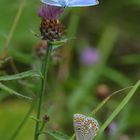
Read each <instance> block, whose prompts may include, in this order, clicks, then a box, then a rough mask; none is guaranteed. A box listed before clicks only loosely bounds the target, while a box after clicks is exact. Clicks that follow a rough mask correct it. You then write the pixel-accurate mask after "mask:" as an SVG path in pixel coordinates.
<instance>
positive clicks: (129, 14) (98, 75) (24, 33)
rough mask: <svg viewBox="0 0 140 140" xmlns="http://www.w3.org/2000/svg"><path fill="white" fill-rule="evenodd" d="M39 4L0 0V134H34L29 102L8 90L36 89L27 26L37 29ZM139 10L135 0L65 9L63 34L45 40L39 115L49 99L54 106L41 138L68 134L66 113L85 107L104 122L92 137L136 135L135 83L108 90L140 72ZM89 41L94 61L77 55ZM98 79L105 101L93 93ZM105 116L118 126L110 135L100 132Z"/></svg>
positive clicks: (7, 139) (34, 92)
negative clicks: (48, 51)
mask: <svg viewBox="0 0 140 140" xmlns="http://www.w3.org/2000/svg"><path fill="white" fill-rule="evenodd" d="M22 2H23V3H22ZM39 6H40V2H39V1H33V0H31V1H27V0H22V1H19V0H13V1H11V0H6V1H4V0H3V1H2V0H1V1H0V17H1V22H0V75H2V76H0V81H1V83H0V89H1V90H0V108H1V109H0V120H1V121H0V122H1V125H0V139H4V140H11V138H13V139H14V138H15V140H25V139H26V140H32V139H33V133H34V127H35V121H32V120H31V119H29V118H30V115H31V110H30V109H28V108H30V105H27V104H26V103H25V102H23V101H22V99H20V100H18V101H17V99H16V101H15V97H14V96H11V95H10V94H12V95H16V97H20V98H27V99H31V98H30V97H33V99H35V98H34V97H37V96H38V94H39V93H40V88H41V85H40V83H41V82H40V80H41V78H36V77H42V75H41V74H40V73H39V72H38V71H40V66H41V63H42V62H41V60H39V59H38V58H37V56H36V53H35V48H36V46H38V41H39V39H38V38H36V37H35V36H34V35H33V34H32V33H30V30H34V31H35V32H37V33H38V32H39V27H40V18H39V17H38V16H37V10H38V7H39ZM139 9H140V2H139V0H129V1H128V0H118V1H112V0H108V1H100V5H98V6H95V7H86V8H67V9H65V13H64V14H63V15H62V18H61V22H62V23H65V27H66V34H67V35H66V38H68V39H64V40H62V41H58V42H55V43H54V44H52V45H53V46H54V48H57V49H55V50H54V52H53V54H52V56H51V62H52V63H51V64H54V65H50V68H49V71H48V77H47V78H48V81H47V83H46V84H48V87H47V91H46V92H45V97H44V98H43V100H44V105H43V106H42V114H41V117H42V116H44V114H46V112H48V110H49V109H50V108H51V107H52V106H53V109H52V111H51V113H50V114H49V117H50V121H49V122H47V123H46V128H45V130H44V131H43V133H44V134H41V135H40V140H44V139H49V140H54V139H57V140H67V139H69V138H70V137H69V136H67V135H72V134H73V127H72V125H73V122H72V116H73V114H74V113H83V114H89V112H91V111H92V110H93V112H92V113H91V116H95V117H96V119H97V120H98V121H99V123H100V124H103V125H101V130H100V134H101V135H100V134H99V135H100V136H101V137H100V138H99V139H102V140H107V139H108V140H116V139H120V137H121V136H122V135H126V136H127V137H129V139H133V140H139V139H140V136H139V125H140V119H139V118H140V112H139V98H140V95H139V94H135V95H134V93H135V90H136V89H138V86H139V82H138V83H137V84H136V85H135V86H134V87H133V89H131V90H130V92H128V93H127V91H125V90H123V92H125V93H126V94H115V96H112V94H111V93H112V91H118V89H128V88H129V87H130V86H132V85H134V83H136V81H139V78H140V72H139V71H140V59H139V52H140V49H139V44H140V41H139V38H140V34H139V32H140V26H139V22H140V20H139V17H140V15H139V13H140V10H139ZM71 37H75V39H71ZM69 38H70V39H69ZM50 43H51V42H50ZM60 46H63V47H60ZM88 46H91V47H93V46H94V47H95V48H96V49H97V50H98V51H99V53H100V56H101V57H100V61H99V62H98V63H97V64H96V65H91V66H88V65H85V64H83V63H82V62H81V53H82V51H83V50H84V48H86V47H88ZM5 48H6V49H5ZM5 52H6V53H5ZM9 57H10V58H12V60H13V62H14V64H15V65H13V64H11V62H10V60H9V59H8V58H9ZM55 60H56V61H55ZM57 62H58V63H57ZM15 68H16V69H17V71H16V69H15ZM29 69H35V70H37V71H32V70H31V71H27V70H29ZM23 71H24V72H23ZM42 79H43V78H42ZM102 85H105V86H106V87H107V89H108V90H107V91H108V92H107V95H108V98H106V99H105V100H103V97H104V96H103V95H102V96H101V94H99V91H100V90H99V88H100V86H102ZM137 92H138V91H137ZM7 93H9V94H7ZM22 93H23V94H22ZM26 95H29V97H28V96H26ZM132 96H133V98H132ZM110 97H111V98H110ZM130 99H131V101H130ZM27 101H28V100H27ZM34 101H35V106H36V100H34ZM29 103H30V102H29ZM126 104H127V105H126ZM35 106H33V107H35ZM33 109H34V108H32V110H33ZM34 112H35V113H34V114H36V111H34ZM110 112H112V113H110ZM34 114H33V116H35V115H34ZM110 114H111V115H110ZM35 119H36V118H35ZM112 120H113V121H114V122H115V123H116V125H117V132H116V133H115V136H114V135H113V136H112V135H111V134H109V135H107V134H106V133H103V131H104V129H105V128H106V127H107V126H108V125H109V123H111V121H112ZM53 130H54V131H53ZM55 130H58V131H55ZM60 130H61V131H62V132H63V133H62V134H61V133H60V132H59V131H60ZM72 139H74V135H73V137H72Z"/></svg>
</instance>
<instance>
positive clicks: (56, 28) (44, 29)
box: [38, 4, 64, 41]
mask: <svg viewBox="0 0 140 140" xmlns="http://www.w3.org/2000/svg"><path fill="white" fill-rule="evenodd" d="M62 13H63V8H61V7H55V6H49V5H44V4H43V5H42V7H41V8H40V9H39V11H38V15H39V16H40V17H41V18H42V21H41V26H40V33H41V36H42V39H43V40H49V41H57V40H61V38H62V36H63V34H64V26H63V25H62V24H61V22H60V21H59V19H58V18H59V16H60V14H62Z"/></svg>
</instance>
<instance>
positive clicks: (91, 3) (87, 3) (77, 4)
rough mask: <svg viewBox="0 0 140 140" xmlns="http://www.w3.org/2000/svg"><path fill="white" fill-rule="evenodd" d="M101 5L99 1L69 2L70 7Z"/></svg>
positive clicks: (70, 0) (78, 0)
mask: <svg viewBox="0 0 140 140" xmlns="http://www.w3.org/2000/svg"><path fill="white" fill-rule="evenodd" d="M97 4H99V1H98V0H69V2H68V7H82V6H92V5H97Z"/></svg>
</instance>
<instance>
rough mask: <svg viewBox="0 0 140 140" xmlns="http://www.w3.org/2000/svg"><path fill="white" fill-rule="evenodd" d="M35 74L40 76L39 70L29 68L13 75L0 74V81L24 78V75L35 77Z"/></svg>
mask: <svg viewBox="0 0 140 140" xmlns="http://www.w3.org/2000/svg"><path fill="white" fill-rule="evenodd" d="M37 76H38V77H40V74H39V72H37V71H33V70H29V71H26V72H21V73H18V74H14V75H6V76H1V77H0V81H9V80H17V79H22V78H26V77H37Z"/></svg>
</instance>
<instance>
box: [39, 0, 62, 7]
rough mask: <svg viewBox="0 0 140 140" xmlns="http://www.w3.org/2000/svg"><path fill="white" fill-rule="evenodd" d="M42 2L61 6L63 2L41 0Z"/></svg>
mask: <svg viewBox="0 0 140 140" xmlns="http://www.w3.org/2000/svg"><path fill="white" fill-rule="evenodd" d="M41 2H42V3H44V4H47V5H52V6H59V7H61V4H60V3H59V1H58V0H41Z"/></svg>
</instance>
